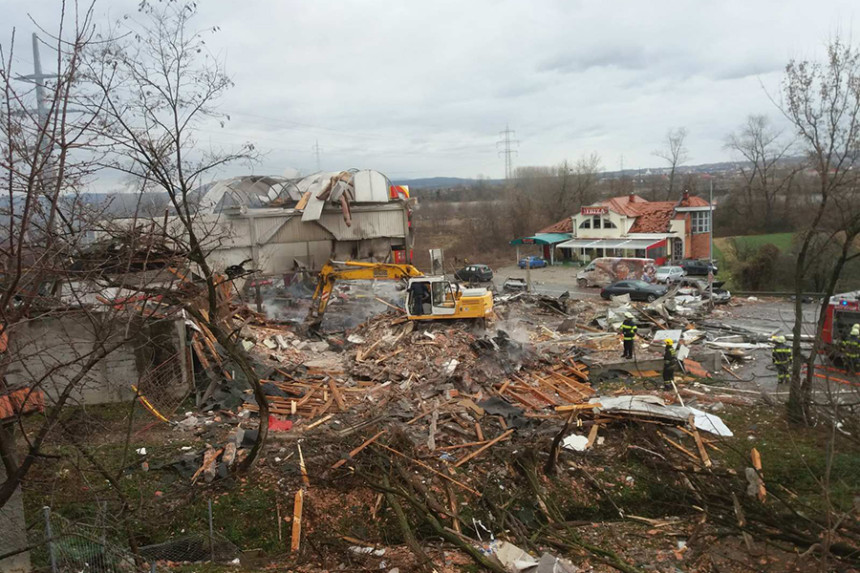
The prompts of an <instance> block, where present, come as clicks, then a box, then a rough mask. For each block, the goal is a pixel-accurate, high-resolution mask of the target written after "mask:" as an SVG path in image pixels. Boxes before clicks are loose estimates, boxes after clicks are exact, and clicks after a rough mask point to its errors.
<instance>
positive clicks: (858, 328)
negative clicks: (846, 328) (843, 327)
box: [851, 324, 860, 336]
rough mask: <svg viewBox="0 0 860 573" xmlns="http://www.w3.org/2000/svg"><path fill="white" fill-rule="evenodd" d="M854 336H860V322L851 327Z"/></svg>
mask: <svg viewBox="0 0 860 573" xmlns="http://www.w3.org/2000/svg"><path fill="white" fill-rule="evenodd" d="M851 335H852V336H860V324H855V325H854V326H852V327H851Z"/></svg>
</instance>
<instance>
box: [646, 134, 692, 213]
mask: <svg viewBox="0 0 860 573" xmlns="http://www.w3.org/2000/svg"><path fill="white" fill-rule="evenodd" d="M686 139H687V128H685V127H679V128H676V129H670V130H669V131H668V132H667V133H666V139H665V140H664V142H663V147H661V148H660V149H658V150H656V151H654V155H656V156H657V157H659V158H661V159H664V160H665V161H666V162H667V163H668V164H669V185H668V186H667V187H666V200H667V201H669V200H670V199H672V198H674V197H675V176H676V173H677V171H678V167H679V166H681V165H682V164H683V163H685V162H686V161H687V160H688V159H689V158H690V157H689V153H688V150H687V147H686V145H685V144H684V143H685V141H686Z"/></svg>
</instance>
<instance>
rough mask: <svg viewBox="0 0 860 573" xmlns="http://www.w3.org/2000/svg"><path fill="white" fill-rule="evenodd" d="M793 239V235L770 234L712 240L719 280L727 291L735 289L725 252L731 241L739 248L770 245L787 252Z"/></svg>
mask: <svg viewBox="0 0 860 573" xmlns="http://www.w3.org/2000/svg"><path fill="white" fill-rule="evenodd" d="M793 237H794V234H793V233H771V234H769V235H738V236H736V237H720V238H718V239H714V258H716V259H717V266H718V267H719V269H720V277H719V278H720V279H721V280H724V281H726V285H727V286H728V288H729V289H733V288H736V286H735V285H734V284H733V281H732V277H731V273H730V272H729V265H728V262H727V261H726V252H727V251H728V250H729V248H730V247H729V245H730V242H731V241H734V242H735V244H737V245H739V246H747V247H753V248H758V247H761V246H762V245H766V244H768V243H770V244H771V245H774V246H776V247H777V248H778V249H779V250H780V251H783V252H784V251H787V250H788V249H790V248H791V241H792V239H793Z"/></svg>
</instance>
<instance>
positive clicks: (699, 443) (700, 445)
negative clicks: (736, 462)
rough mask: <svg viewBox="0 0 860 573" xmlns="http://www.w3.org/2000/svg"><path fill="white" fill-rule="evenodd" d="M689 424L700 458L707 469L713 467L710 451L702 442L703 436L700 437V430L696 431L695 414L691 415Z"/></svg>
mask: <svg viewBox="0 0 860 573" xmlns="http://www.w3.org/2000/svg"><path fill="white" fill-rule="evenodd" d="M687 424H688V425H689V426H690V433H691V434H692V435H693V439H694V440H695V441H696V448H698V450H699V456H700V457H701V458H702V463H703V464H705V467H706V468H709V467H711V465H712V464H711V458H710V457H708V451H707V450H706V449H705V444H704V442H702V436H700V435H699V430H697V429H696V420H695V418H694V416H693V414H690V417H689V419H688V420H687Z"/></svg>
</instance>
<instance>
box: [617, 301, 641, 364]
mask: <svg viewBox="0 0 860 573" xmlns="http://www.w3.org/2000/svg"><path fill="white" fill-rule="evenodd" d="M636 330H638V329H637V328H636V325H635V324H633V315H632V314H630V313H629V312H625V313H624V322H623V323H621V339H622V342H623V344H624V354H622V355H621V357H622V358H627V359H631V360H632V359H633V340H634V339H635V338H636Z"/></svg>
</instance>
